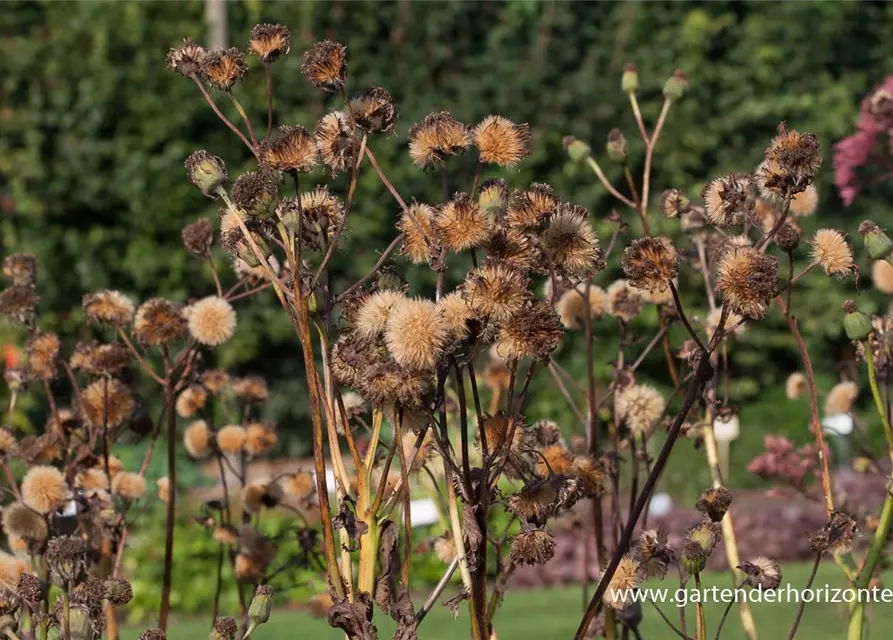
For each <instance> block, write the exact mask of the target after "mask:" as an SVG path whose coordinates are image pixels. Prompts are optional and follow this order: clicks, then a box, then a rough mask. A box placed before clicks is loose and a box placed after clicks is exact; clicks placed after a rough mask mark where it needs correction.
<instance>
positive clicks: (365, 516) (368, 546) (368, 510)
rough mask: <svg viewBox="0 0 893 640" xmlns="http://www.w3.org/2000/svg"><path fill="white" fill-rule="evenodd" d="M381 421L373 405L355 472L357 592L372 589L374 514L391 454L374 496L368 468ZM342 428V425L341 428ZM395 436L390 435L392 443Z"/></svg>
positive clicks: (375, 545) (375, 550)
mask: <svg viewBox="0 0 893 640" xmlns="http://www.w3.org/2000/svg"><path fill="white" fill-rule="evenodd" d="M383 421H384V413H383V412H382V410H381V408H380V407H375V409H374V410H373V412H372V436H371V438H370V439H369V448H368V450H367V452H366V459H365V460H364V461H363V468H362V469H359V470H358V471H357V507H356V508H357V515H358V517H359V518H361V519H362V520H363V522H365V523H366V527H367V529H366V533H364V534H363V535H362V536H361V537H360V564H359V569H358V574H357V591H359V592H360V593H363V592H366V593H370V594H373V593H374V592H375V563H376V560H377V559H378V534H379V524H378V519H377V518H376V517H375V512H376V511H377V510H378V507H379V506H380V504H381V502H380V500H379V497H380V496H381V495H383V493H384V485H385V484H386V483H387V477H388V468H389V467H390V463H391V460H392V458H393V457H394V450H393V448H392V449H391V450H390V451H389V453H388V458H387V462H386V464H385V467H384V469H383V470H382V474H381V485H382V486H380V487H378V490H377V491H376V494H375V496H374V497H373V496H372V493H371V491H370V489H371V484H372V469H373V466H374V462H375V452H376V449H377V448H378V440H379V437H380V436H381V425H382V422H383ZM345 428H346V427H345ZM398 438H399V434H398V437H395V438H394V442H393V445H394V446H396V445H397V442H398Z"/></svg>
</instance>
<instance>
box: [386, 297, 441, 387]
mask: <svg viewBox="0 0 893 640" xmlns="http://www.w3.org/2000/svg"><path fill="white" fill-rule="evenodd" d="M384 338H385V342H386V344H387V346H388V351H389V352H390V354H391V356H392V357H393V358H394V360H395V361H396V362H397V364H399V365H401V366H404V367H408V368H409V369H412V370H415V371H429V370H433V369H434V365H436V364H437V361H438V359H439V358H440V355H441V353H442V352H443V348H444V346H445V343H446V339H447V331H446V326H445V323H444V321H443V317H442V316H441V314H440V311H439V309H438V308H437V305H436V304H434V303H433V302H431V301H430V300H424V299H421V298H414V299H408V298H407V299H403V300H401V301H399V302H398V303H397V304H396V305H394V307H393V308H392V309H391V311H390V313H389V314H388V319H387V326H386V327H385V334H384Z"/></svg>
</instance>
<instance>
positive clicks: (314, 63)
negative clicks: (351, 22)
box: [301, 40, 347, 91]
mask: <svg viewBox="0 0 893 640" xmlns="http://www.w3.org/2000/svg"><path fill="white" fill-rule="evenodd" d="M301 73H302V74H304V77H305V78H307V80H309V81H310V84H312V85H313V86H314V87H317V88H319V89H322V90H323V91H338V90H340V89H341V87H343V86H344V82H345V80H346V79H347V47H345V46H344V45H343V44H339V43H337V42H332V41H330V40H323V41H322V42H317V43H316V44H314V45H313V46H312V47H311V48H310V49H308V50H307V51H306V52H305V53H304V60H303V61H302V62H301Z"/></svg>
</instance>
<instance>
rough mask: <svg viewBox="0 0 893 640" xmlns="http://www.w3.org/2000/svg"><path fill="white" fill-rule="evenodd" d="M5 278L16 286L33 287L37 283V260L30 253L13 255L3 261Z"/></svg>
mask: <svg viewBox="0 0 893 640" xmlns="http://www.w3.org/2000/svg"><path fill="white" fill-rule="evenodd" d="M3 277H4V278H6V279H7V280H9V281H11V282H12V284H13V285H14V286H18V287H33V286H34V285H35V284H36V283H37V258H35V257H34V256H33V255H31V254H30V253H13V254H10V255H8V256H6V258H4V259H3Z"/></svg>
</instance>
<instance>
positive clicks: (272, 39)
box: [248, 24, 291, 63]
mask: <svg viewBox="0 0 893 640" xmlns="http://www.w3.org/2000/svg"><path fill="white" fill-rule="evenodd" d="M289 51H291V33H290V32H289V30H288V27H285V26H283V25H281V24H256V25H254V26H253V27H252V28H251V36H250V37H249V39H248V53H250V54H252V55H255V56H257V57H258V58H260V59H261V60H263V61H264V62H266V63H272V62H276V60H278V59H279V58H280V57H281V56H287V55H288V53H289Z"/></svg>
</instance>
